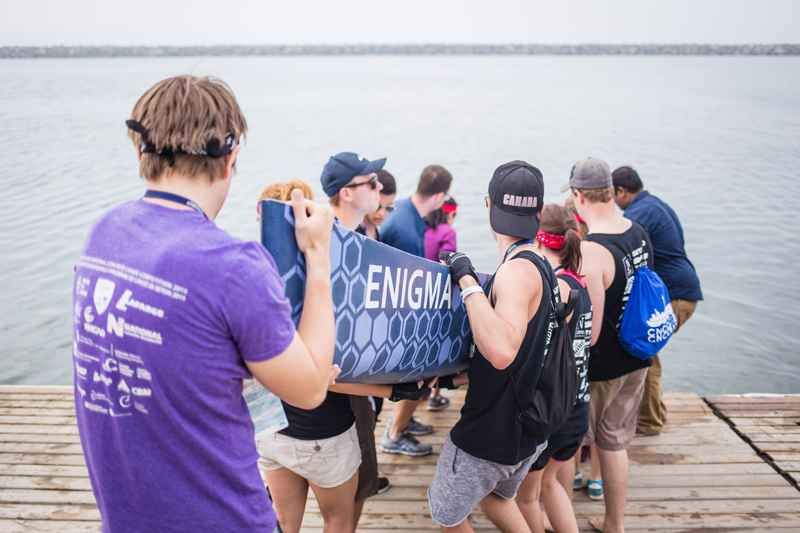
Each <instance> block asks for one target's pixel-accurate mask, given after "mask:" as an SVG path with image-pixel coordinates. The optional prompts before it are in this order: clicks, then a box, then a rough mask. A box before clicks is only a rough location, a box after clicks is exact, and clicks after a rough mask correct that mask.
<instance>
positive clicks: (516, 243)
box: [503, 239, 533, 263]
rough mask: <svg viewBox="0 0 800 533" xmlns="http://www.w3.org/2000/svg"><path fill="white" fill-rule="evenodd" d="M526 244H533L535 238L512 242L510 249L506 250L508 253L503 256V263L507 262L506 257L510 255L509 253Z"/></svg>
mask: <svg viewBox="0 0 800 533" xmlns="http://www.w3.org/2000/svg"><path fill="white" fill-rule="evenodd" d="M526 244H533V239H525V240H522V241H517V242H515V243H514V244H512V245H511V246H509V247H508V250H506V255H504V256H503V263H505V262H506V258H507V257H508V254H510V253H511V252H513V251H514V250H516V249H517V248H519V247H520V246H525V245H526Z"/></svg>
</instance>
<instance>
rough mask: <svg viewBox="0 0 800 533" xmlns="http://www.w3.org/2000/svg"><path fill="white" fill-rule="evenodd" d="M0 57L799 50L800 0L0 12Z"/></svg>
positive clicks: (292, 0) (375, 0)
mask: <svg viewBox="0 0 800 533" xmlns="http://www.w3.org/2000/svg"><path fill="white" fill-rule="evenodd" d="M0 13H2V17H0V46H36V45H39V46H49V45H215V44H358V43H373V44H397V43H445V44H453V43H466V44H470V43H486V44H496V43H497V44H500V43H542V44H568V43H569V44H582V43H637V44H647V43H679V44H680V43H710V44H745V43H762V44H770V43H798V42H800V29H798V28H800V1H797V0H757V1H755V0H658V1H655V0H550V1H538V0H536V1H522V0H519V1H514V0H492V1H489V0H402V1H397V0H395V1H381V0H342V1H331V0H280V1H275V0H234V1H231V2H225V1H218V0H215V1H211V0H193V1H170V0H137V1H135V2H122V1H112V0H41V1H37V0H26V1H19V0H14V1H9V0H0Z"/></svg>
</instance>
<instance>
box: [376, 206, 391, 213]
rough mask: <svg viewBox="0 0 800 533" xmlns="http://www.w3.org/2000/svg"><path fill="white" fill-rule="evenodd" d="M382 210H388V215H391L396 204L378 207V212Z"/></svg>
mask: <svg viewBox="0 0 800 533" xmlns="http://www.w3.org/2000/svg"><path fill="white" fill-rule="evenodd" d="M381 209H386V212H387V213H391V212H392V211H394V204H389V205H378V209H377V210H378V211H380V210H381Z"/></svg>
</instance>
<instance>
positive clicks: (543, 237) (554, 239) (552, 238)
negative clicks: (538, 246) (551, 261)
mask: <svg viewBox="0 0 800 533" xmlns="http://www.w3.org/2000/svg"><path fill="white" fill-rule="evenodd" d="M536 240H537V241H539V242H540V243H542V244H544V245H545V246H547V247H548V248H552V249H553V250H560V249H561V245H562V244H563V243H564V236H563V235H551V234H549V233H545V232H543V231H542V230H539V234H538V235H536Z"/></svg>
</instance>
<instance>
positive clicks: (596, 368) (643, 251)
mask: <svg viewBox="0 0 800 533" xmlns="http://www.w3.org/2000/svg"><path fill="white" fill-rule="evenodd" d="M585 240H587V241H589V242H596V243H597V244H600V245H601V246H604V247H605V248H607V249H608V251H609V252H611V255H613V256H614V268H615V272H614V281H613V282H611V286H609V287H608V289H607V290H606V302H605V317H604V318H603V320H602V326H601V328H600V337H599V338H598V339H597V343H595V345H594V346H592V350H591V354H592V355H591V357H590V358H589V381H608V380H611V379H617V378H618V377H622V376H624V375H626V374H630V373H631V372H634V371H636V370H639V369H642V368H647V367H649V366H652V365H653V360H652V359H645V360H642V359H639V358H638V357H634V356H632V355H631V354H629V353H628V352H626V351H625V348H623V347H622V344H620V342H619V334H618V333H617V331H619V327H620V325H621V324H622V313H623V311H625V304H627V303H628V295H629V294H630V292H631V285H632V284H633V275H634V273H635V272H636V271H637V270H638V269H639V267H640V266H642V265H645V264H646V265H647V267H648V268H650V269H652V268H653V248H652V246H650V236H649V235H648V234H647V230H645V229H644V228H643V227H642V226H641V225H640V224H639V223H638V222H635V221H632V225H631V227H630V228H629V229H628V230H627V231H626V232H624V233H618V234H610V233H590V234H589V235H587V236H586V239H585ZM609 320H610V321H611V322H612V323H613V324H614V328H616V329H614V328H612V327H611V324H609V323H608V321H609Z"/></svg>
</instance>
